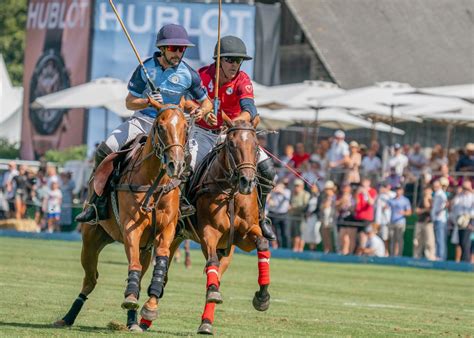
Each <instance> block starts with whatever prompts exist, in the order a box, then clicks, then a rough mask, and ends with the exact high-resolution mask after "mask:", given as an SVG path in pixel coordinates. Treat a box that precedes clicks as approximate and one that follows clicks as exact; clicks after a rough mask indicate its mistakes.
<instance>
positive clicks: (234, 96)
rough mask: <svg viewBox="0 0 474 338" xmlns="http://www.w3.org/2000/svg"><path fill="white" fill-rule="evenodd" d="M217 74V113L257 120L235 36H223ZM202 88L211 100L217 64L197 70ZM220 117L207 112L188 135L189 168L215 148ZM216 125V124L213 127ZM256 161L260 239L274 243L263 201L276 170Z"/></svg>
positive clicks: (261, 156)
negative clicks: (218, 72) (261, 235)
mask: <svg viewBox="0 0 474 338" xmlns="http://www.w3.org/2000/svg"><path fill="white" fill-rule="evenodd" d="M220 49H221V50H220V58H221V60H220V69H219V71H220V74H219V99H220V109H221V111H223V112H225V113H226V115H227V116H228V117H229V118H230V119H231V120H234V121H236V120H245V121H248V122H251V121H253V119H255V118H256V117H257V115H258V114H257V108H256V107H255V102H254V95H253V86H252V81H251V80H250V77H249V76H248V75H247V74H246V73H245V72H244V71H242V70H240V66H241V65H242V62H243V61H245V60H251V59H252V57H250V56H249V55H247V48H246V46H245V44H244V42H243V41H242V40H241V39H239V38H238V37H236V36H225V37H223V38H222V39H221V48H220ZM216 59H217V44H216V47H215V48H214V60H216ZM199 75H200V76H201V79H202V82H203V85H204V87H205V88H206V89H207V92H208V95H209V97H214V92H215V88H216V84H215V78H216V62H214V63H212V64H210V65H208V66H205V67H203V68H201V69H200V70H199ZM221 115H222V114H217V118H216V115H214V114H211V113H210V112H209V113H208V114H206V115H204V118H203V119H202V120H200V121H198V122H196V125H195V126H194V127H193V128H192V130H191V131H190V136H189V152H190V154H191V164H190V165H191V167H192V168H193V169H195V168H196V167H197V166H198V165H199V164H200V163H201V161H202V160H203V158H204V157H205V156H206V155H207V154H208V153H209V152H210V151H211V150H212V149H213V148H214V146H215V145H216V142H217V141H218V140H217V138H218V135H219V133H220V129H221V126H222V123H223V121H222V116H221ZM216 122H217V123H216ZM258 154H259V159H258V165H257V170H258V177H259V179H258V181H259V198H260V204H259V206H260V215H261V217H260V227H261V229H262V233H263V235H264V236H265V237H266V238H267V239H269V240H275V239H276V237H275V234H274V233H273V229H272V224H271V221H270V220H269V219H268V218H267V217H265V213H264V210H265V201H266V197H267V195H268V194H269V193H270V191H271V190H272V188H273V179H274V177H275V168H274V166H273V162H272V159H271V158H269V157H268V156H267V154H266V153H265V152H264V151H262V150H261V149H259V152H258Z"/></svg>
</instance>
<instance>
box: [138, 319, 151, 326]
mask: <svg viewBox="0 0 474 338" xmlns="http://www.w3.org/2000/svg"><path fill="white" fill-rule="evenodd" d="M151 323H152V321H151V320H146V319H144V318H142V319H140V324H144V325H146V326H147V327H148V328H150V326H151Z"/></svg>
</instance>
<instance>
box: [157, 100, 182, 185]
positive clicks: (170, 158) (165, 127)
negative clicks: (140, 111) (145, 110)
mask: <svg viewBox="0 0 474 338" xmlns="http://www.w3.org/2000/svg"><path fill="white" fill-rule="evenodd" d="M150 103H151V105H152V106H153V107H154V108H155V109H156V110H157V111H158V114H157V116H156V119H155V121H154V123H153V128H152V131H151V142H152V145H153V150H154V152H155V155H156V156H157V157H158V159H159V160H160V161H161V163H162V164H163V165H164V166H165V168H166V173H167V175H168V176H169V177H171V178H179V177H180V176H181V175H182V174H183V172H184V170H185V167H186V165H185V151H184V146H185V144H186V138H187V130H188V123H187V121H186V118H185V115H184V109H185V106H186V100H185V99H184V97H182V98H181V101H180V103H179V104H178V105H176V104H161V103H159V102H157V101H155V100H153V99H150Z"/></svg>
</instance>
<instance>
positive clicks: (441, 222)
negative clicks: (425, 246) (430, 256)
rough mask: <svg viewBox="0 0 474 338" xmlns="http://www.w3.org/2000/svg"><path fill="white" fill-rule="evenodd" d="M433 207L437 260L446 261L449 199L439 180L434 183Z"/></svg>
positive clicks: (431, 214) (432, 216)
mask: <svg viewBox="0 0 474 338" xmlns="http://www.w3.org/2000/svg"><path fill="white" fill-rule="evenodd" d="M433 190H434V196H433V205H432V207H431V213H430V216H431V220H432V221H433V224H434V232H435V245H436V259H438V260H446V258H447V252H446V242H447V230H448V213H447V208H446V207H447V204H448V198H447V197H446V192H445V191H444V190H443V187H442V185H441V183H440V181H439V180H436V181H434V182H433Z"/></svg>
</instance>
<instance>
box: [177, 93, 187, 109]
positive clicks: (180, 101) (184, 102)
mask: <svg viewBox="0 0 474 338" xmlns="http://www.w3.org/2000/svg"><path fill="white" fill-rule="evenodd" d="M178 106H179V107H180V108H181V109H183V108H184V107H186V98H185V97H184V95H183V96H181V100H179V105H178Z"/></svg>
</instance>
